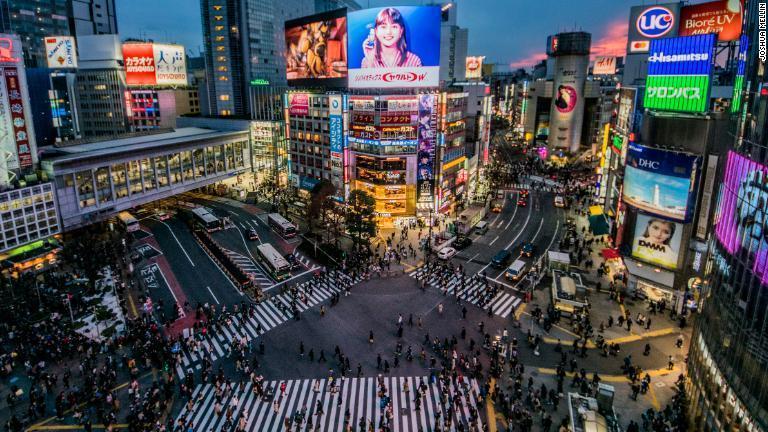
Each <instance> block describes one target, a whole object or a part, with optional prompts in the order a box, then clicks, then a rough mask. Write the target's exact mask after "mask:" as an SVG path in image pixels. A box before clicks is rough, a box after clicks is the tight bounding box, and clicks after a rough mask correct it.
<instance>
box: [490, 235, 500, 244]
mask: <svg viewBox="0 0 768 432" xmlns="http://www.w3.org/2000/svg"><path fill="white" fill-rule="evenodd" d="M498 239H499V236H496V238H495V239H493V240H491V242H490V243H488V246H491V245H493V244H494V243H496V240H498Z"/></svg>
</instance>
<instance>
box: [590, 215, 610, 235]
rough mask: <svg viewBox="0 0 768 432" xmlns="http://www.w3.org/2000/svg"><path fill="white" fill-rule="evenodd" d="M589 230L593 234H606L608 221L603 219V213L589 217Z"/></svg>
mask: <svg viewBox="0 0 768 432" xmlns="http://www.w3.org/2000/svg"><path fill="white" fill-rule="evenodd" d="M589 230H590V231H592V234H594V235H606V234H608V221H607V220H605V215H602V214H599V215H595V216H590V217H589Z"/></svg>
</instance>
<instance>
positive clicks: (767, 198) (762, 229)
mask: <svg viewBox="0 0 768 432" xmlns="http://www.w3.org/2000/svg"><path fill="white" fill-rule="evenodd" d="M766 203H768V167H766V166H765V165H761V164H759V163H757V162H754V161H752V160H750V159H748V158H746V157H744V156H741V155H739V154H738V153H734V152H732V151H731V152H729V153H728V161H727V164H726V167H725V179H724V181H723V184H722V187H721V189H720V199H719V203H718V209H717V213H716V215H715V224H714V225H715V235H716V236H717V239H718V240H719V241H720V243H721V244H722V245H723V247H724V248H725V249H726V250H727V251H728V253H730V254H731V255H741V256H744V257H745V259H746V260H747V261H748V262H747V264H748V265H749V267H750V268H751V269H752V271H753V272H754V273H755V274H756V275H757V276H759V277H760V282H761V283H763V284H768V236H767V235H766V233H768V206H767V205H766Z"/></svg>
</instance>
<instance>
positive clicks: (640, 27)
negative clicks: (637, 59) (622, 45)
mask: <svg viewBox="0 0 768 432" xmlns="http://www.w3.org/2000/svg"><path fill="white" fill-rule="evenodd" d="M679 13H680V5H679V4H678V3H665V4H660V5H652V6H634V7H632V9H630V12H629V29H628V30H629V32H628V37H627V52H630V53H641V52H648V49H649V47H650V46H649V44H648V41H650V40H654V39H658V38H665V37H670V36H674V35H676V34H677V26H678V21H679V19H678V16H679Z"/></svg>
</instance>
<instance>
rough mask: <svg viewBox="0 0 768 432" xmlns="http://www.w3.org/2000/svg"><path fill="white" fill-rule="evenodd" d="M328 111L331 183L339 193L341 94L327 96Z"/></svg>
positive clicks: (340, 184) (341, 183)
mask: <svg viewBox="0 0 768 432" xmlns="http://www.w3.org/2000/svg"><path fill="white" fill-rule="evenodd" d="M328 104H329V106H330V112H329V114H330V115H329V117H328V120H329V134H330V141H331V174H332V175H333V185H334V186H336V189H337V191H339V193H341V191H342V188H343V186H344V182H343V177H344V159H343V157H344V155H343V152H344V139H343V137H342V135H343V133H344V132H343V130H344V129H343V127H342V125H343V122H342V117H341V95H330V96H328Z"/></svg>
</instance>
